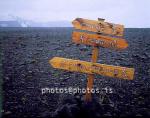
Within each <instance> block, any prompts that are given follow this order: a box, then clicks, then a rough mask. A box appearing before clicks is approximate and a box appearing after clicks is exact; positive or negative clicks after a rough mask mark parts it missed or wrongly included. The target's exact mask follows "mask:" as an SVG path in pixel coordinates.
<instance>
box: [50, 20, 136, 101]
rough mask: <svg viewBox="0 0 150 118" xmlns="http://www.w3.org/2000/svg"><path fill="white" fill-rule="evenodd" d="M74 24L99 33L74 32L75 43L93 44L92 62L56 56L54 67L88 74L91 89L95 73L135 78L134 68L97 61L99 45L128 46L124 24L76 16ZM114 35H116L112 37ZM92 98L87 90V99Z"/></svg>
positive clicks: (121, 48) (88, 86)
mask: <svg viewBox="0 0 150 118" xmlns="http://www.w3.org/2000/svg"><path fill="white" fill-rule="evenodd" d="M72 24H73V25H74V27H75V29H78V30H87V31H92V32H96V33H97V34H90V33H87V32H78V31H74V32H73V33H72V41H73V42H74V43H77V44H85V45H90V46H93V50H92V58H91V62H86V61H81V60H72V59H66V58H60V57H54V58H52V59H51V60H50V61H49V63H50V64H51V65H52V66H53V67H54V68H58V69H63V70H67V71H74V72H81V73H86V74H88V76H87V80H88V82H87V88H88V89H89V90H91V89H92V87H93V82H94V74H100V75H102V76H108V77H113V78H120V79H126V80H132V79H133V77H134V68H127V67H121V66H113V65H106V64H99V63H96V62H97V59H98V52H99V49H98V47H103V48H109V49H114V50H123V49H126V48H127V47H128V43H127V42H126V41H125V39H123V38H122V37H121V36H123V31H124V26H123V25H119V24H113V23H108V22H104V19H98V21H94V20H87V19H82V18H76V19H75V20H74V21H73V22H72ZM102 34H103V35H102ZM106 35H107V36H106ZM112 35H113V36H115V37H112ZM91 99H92V97H91V93H88V92H86V96H85V100H86V101H91Z"/></svg>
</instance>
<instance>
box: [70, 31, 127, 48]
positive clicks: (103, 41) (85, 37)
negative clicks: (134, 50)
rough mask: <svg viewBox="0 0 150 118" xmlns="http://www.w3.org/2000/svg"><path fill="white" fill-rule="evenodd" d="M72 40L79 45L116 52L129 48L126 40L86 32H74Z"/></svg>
mask: <svg viewBox="0 0 150 118" xmlns="http://www.w3.org/2000/svg"><path fill="white" fill-rule="evenodd" d="M72 39H73V42H74V43H77V44H86V45H91V46H101V47H105V48H110V49H116V50H122V49H125V48H127V47H128V44H127V42H126V41H125V40H124V39H121V38H114V37H108V36H103V35H98V34H88V33H85V32H73V34H72Z"/></svg>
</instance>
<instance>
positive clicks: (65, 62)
mask: <svg viewBox="0 0 150 118" xmlns="http://www.w3.org/2000/svg"><path fill="white" fill-rule="evenodd" d="M49 63H50V64H51V65H52V66H53V67H54V68H59V69H64V70H68V71H75V72H81V73H87V74H100V75H103V76H109V77H114V78H120V79H127V80H132V79H133V76H134V68H126V67H120V66H112V65H106V64H98V63H92V62H86V61H80V60H72V59H66V58H60V57H54V58H53V59H51V60H50V61H49Z"/></svg>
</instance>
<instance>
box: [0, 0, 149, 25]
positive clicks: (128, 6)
mask: <svg viewBox="0 0 150 118" xmlns="http://www.w3.org/2000/svg"><path fill="white" fill-rule="evenodd" d="M11 15H13V16H18V17H21V18H23V19H26V20H33V21H38V22H39V21H40V22H45V21H59V20H67V21H70V22H71V21H72V20H73V19H75V18H76V17H81V18H87V19H93V20H94V19H95V20H96V19H97V18H98V17H100V18H105V19H106V21H108V22H113V23H119V24H124V25H125V27H150V0H0V20H12V18H11Z"/></svg>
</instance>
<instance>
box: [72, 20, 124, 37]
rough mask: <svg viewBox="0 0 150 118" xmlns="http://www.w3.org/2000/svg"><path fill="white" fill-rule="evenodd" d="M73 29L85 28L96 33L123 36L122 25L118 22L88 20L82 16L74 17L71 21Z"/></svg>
mask: <svg viewBox="0 0 150 118" xmlns="http://www.w3.org/2000/svg"><path fill="white" fill-rule="evenodd" d="M72 24H73V26H74V28H75V29H80V30H87V31H92V32H97V33H103V34H109V35H115V36H123V32H124V26H123V25H119V24H113V23H108V22H104V21H103V20H99V21H96V20H88V19H83V18H76V19H75V20H74V21H73V22H72Z"/></svg>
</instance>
